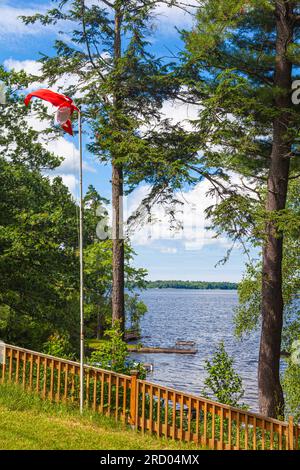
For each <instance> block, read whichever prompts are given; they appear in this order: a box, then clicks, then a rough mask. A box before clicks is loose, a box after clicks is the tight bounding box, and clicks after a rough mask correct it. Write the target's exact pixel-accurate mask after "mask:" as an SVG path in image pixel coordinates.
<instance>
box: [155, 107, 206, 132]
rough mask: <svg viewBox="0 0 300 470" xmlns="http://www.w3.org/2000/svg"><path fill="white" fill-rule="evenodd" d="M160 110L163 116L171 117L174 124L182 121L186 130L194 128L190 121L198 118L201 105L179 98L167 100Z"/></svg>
mask: <svg viewBox="0 0 300 470" xmlns="http://www.w3.org/2000/svg"><path fill="white" fill-rule="evenodd" d="M160 112H161V115H162V118H168V119H170V120H171V121H172V122H173V124H178V123H181V124H182V125H183V127H184V128H185V129H186V130H192V125H191V123H190V122H189V121H194V120H196V119H198V113H199V106H198V105H191V104H186V103H183V102H182V101H179V100H174V101H165V102H164V104H163V107H162V109H161V111H160Z"/></svg>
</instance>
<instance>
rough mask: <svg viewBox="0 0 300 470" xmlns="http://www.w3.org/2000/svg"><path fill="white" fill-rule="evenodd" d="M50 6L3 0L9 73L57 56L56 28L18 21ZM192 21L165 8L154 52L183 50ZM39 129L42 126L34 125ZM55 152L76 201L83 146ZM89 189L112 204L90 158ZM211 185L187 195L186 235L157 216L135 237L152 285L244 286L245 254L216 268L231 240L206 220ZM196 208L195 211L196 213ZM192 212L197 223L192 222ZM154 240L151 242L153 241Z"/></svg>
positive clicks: (105, 170)
mask: <svg viewBox="0 0 300 470" xmlns="http://www.w3.org/2000/svg"><path fill="white" fill-rule="evenodd" d="M50 4H51V2H50V0H47V1H44V0H39V1H37V0H29V1H25V0H14V1H10V0H0V60H1V63H4V65H5V66H6V67H7V68H15V69H16V70H20V69H24V70H27V71H28V72H33V71H34V72H36V71H37V70H38V65H37V64H36V60H37V59H38V58H39V57H40V54H41V53H48V54H51V53H52V52H53V48H52V44H53V42H54V41H55V39H56V37H57V31H56V30H55V28H51V27H49V28H48V27H43V26H41V25H30V26H25V25H24V24H22V22H21V21H20V20H19V19H18V16H19V15H31V14H34V13H35V12H37V11H43V10H44V9H45V8H46V7H47V6H48V5H50ZM190 25H191V17H190V16H189V15H187V14H184V13H183V12H182V11H180V10H175V9H172V10H170V9H166V8H160V10H159V11H158V20H157V29H156V31H155V35H154V37H153V51H154V52H155V53H156V54H158V55H160V56H163V55H169V50H172V51H173V52H174V53H176V52H178V51H179V50H180V48H181V47H182V44H181V42H180V39H179V38H178V34H177V32H176V30H175V26H178V27H179V28H180V27H185V28H188V27H189V26H190ZM163 113H164V114H165V115H167V116H169V117H171V118H173V119H174V120H182V119H186V118H191V119H192V118H193V117H196V115H197V110H196V109H192V108H191V107H190V108H186V107H183V106H182V105H181V106H179V105H178V103H177V104H176V103H175V104H173V103H166V104H165V106H164V108H163ZM33 125H38V124H37V123H35V122H34V121H33ZM52 146H53V147H52V150H54V151H56V152H57V153H59V154H61V155H62V156H63V157H64V158H65V161H64V163H63V165H62V167H61V168H60V169H58V171H57V173H59V174H61V175H62V177H63V178H64V181H65V183H66V184H67V185H68V186H69V188H70V190H71V191H72V192H73V194H74V195H75V196H76V195H77V194H78V168H77V163H76V162H77V157H78V152H77V142H76V139H74V140H73V141H72V140H70V139H63V138H62V139H60V140H59V141H58V142H56V143H53V144H52ZM84 160H85V171H84V185H85V188H86V187H87V186H88V184H93V185H94V186H95V187H96V189H97V190H98V191H99V192H100V193H101V195H103V196H105V197H107V198H110V167H109V166H104V165H100V164H99V162H98V161H97V160H96V158H95V157H93V156H90V155H88V154H87V153H86V152H85V158H84ZM208 189H209V186H208V183H207V182H203V183H199V185H198V187H197V188H186V189H185V191H184V193H183V194H182V197H183V200H184V201H188V205H187V206H185V214H184V215H183V222H184V226H185V230H184V231H179V232H178V233H175V234H174V233H172V232H170V231H169V230H168V223H167V220H166V217H165V216H164V214H163V213H162V211H161V210H158V213H157V220H158V222H157V224H156V226H151V227H148V228H147V227H146V228H145V227H144V228H143V229H142V230H140V231H138V232H137V233H135V234H134V236H133V240H132V243H133V247H134V249H135V251H136V253H137V257H136V260H135V264H136V265H137V266H141V267H145V268H147V269H148V271H149V278H150V279H183V280H215V281H219V280H220V281H238V280H240V279H241V276H242V273H243V270H244V263H245V258H244V256H243V255H242V252H241V250H239V249H235V250H234V251H233V253H232V255H231V258H230V260H229V262H228V263H227V264H225V266H218V267H215V265H216V263H217V262H218V261H219V260H220V259H221V258H222V257H223V256H224V254H225V253H226V250H227V249H228V247H229V246H230V245H229V243H228V240H226V239H220V240H216V239H215V238H214V233H213V232H212V231H207V230H206V228H205V227H206V226H207V225H208V221H206V220H205V218H204V209H205V207H207V206H208V205H209V204H210V203H211V200H210V199H209V198H207V196H206V192H207V190H208ZM148 190H149V188H148V187H146V186H143V185H142V186H141V187H140V188H139V190H138V191H137V192H136V193H134V194H133V195H132V196H131V198H130V199H129V201H126V207H128V208H129V210H130V209H131V208H134V207H136V205H137V203H138V202H139V201H140V200H141V197H143V196H144V195H145V194H146V193H147V191H148ZM191 207H192V208H193V209H191ZM191 211H192V219H193V221H192V222H191ZM149 234H151V238H149Z"/></svg>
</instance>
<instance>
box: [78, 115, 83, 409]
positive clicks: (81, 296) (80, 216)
mask: <svg viewBox="0 0 300 470" xmlns="http://www.w3.org/2000/svg"><path fill="white" fill-rule="evenodd" d="M78 136H79V186H80V203H79V259H80V398H79V400H80V413H82V412H83V400H84V396H83V390H84V310H83V187H82V123H81V112H80V111H79V112H78Z"/></svg>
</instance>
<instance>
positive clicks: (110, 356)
mask: <svg viewBox="0 0 300 470" xmlns="http://www.w3.org/2000/svg"><path fill="white" fill-rule="evenodd" d="M105 335H106V336H107V338H108V341H104V342H103V343H101V344H100V345H99V348H98V349H97V350H96V351H93V352H92V354H91V357H90V363H91V364H92V365H96V366H97V367H100V368H102V369H108V370H113V371H114V372H118V373H121V374H128V375H130V371H131V370H138V372H139V376H140V378H144V377H145V375H146V371H145V369H144V367H143V366H142V364H137V363H136V362H134V361H132V360H128V349H127V344H126V343H125V341H123V337H122V331H121V329H120V324H119V323H118V322H115V324H114V325H113V328H111V329H110V330H106V331H105Z"/></svg>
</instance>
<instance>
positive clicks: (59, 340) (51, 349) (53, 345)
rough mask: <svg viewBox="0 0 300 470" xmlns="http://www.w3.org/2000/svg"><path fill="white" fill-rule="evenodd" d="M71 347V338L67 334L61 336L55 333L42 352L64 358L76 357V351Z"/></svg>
mask: <svg viewBox="0 0 300 470" xmlns="http://www.w3.org/2000/svg"><path fill="white" fill-rule="evenodd" d="M71 348H72V347H71V344H70V339H69V338H68V336H67V335H65V336H60V335H58V334H53V335H51V336H50V338H49V339H48V341H46V343H45V344H44V347H43V350H42V352H44V353H45V354H49V355H50V356H55V357H60V358H63V359H74V353H72V352H71Z"/></svg>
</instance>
